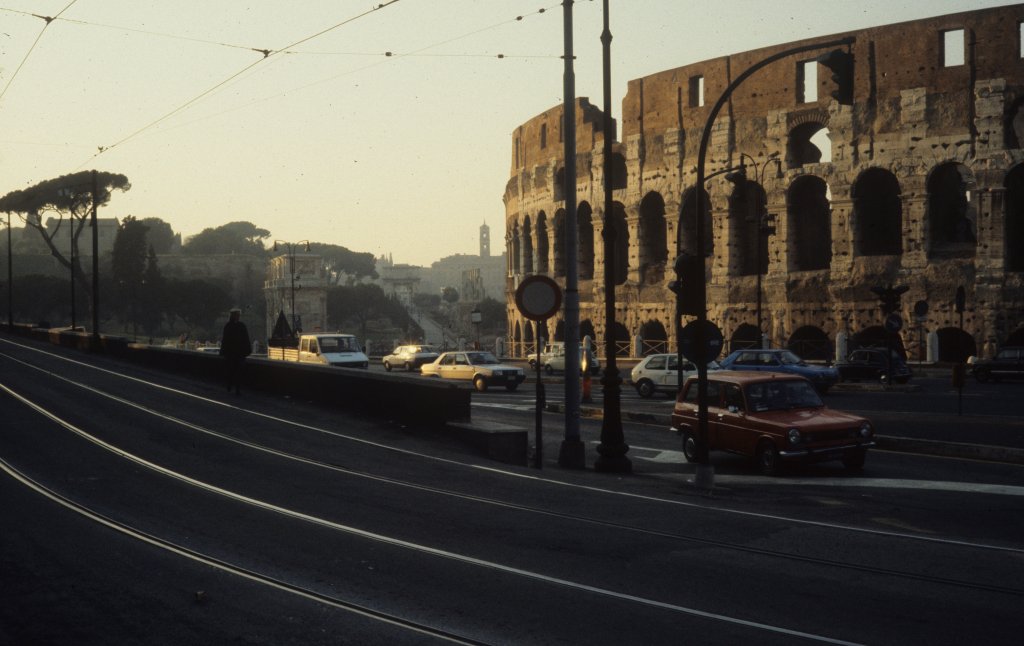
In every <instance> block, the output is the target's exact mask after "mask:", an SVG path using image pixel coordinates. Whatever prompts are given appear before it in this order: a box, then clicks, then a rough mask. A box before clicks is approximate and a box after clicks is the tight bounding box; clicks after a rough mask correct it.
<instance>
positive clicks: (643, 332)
mask: <svg viewBox="0 0 1024 646" xmlns="http://www.w3.org/2000/svg"><path fill="white" fill-rule="evenodd" d="M843 37H850V38H851V39H852V44H850V45H848V46H847V47H844V48H842V49H843V50H844V51H848V52H851V53H852V54H853V59H854V66H853V67H854V71H853V81H854V82H853V96H852V101H850V100H845V101H842V102H840V100H837V99H836V98H835V97H834V96H833V94H834V93H835V92H836V90H837V83H836V81H835V80H834V77H833V75H832V73H831V70H829V69H828V68H826V67H825V66H823V65H822V64H820V63H818V62H816V58H817V57H818V56H820V55H824V54H827V53H828V52H829V51H830V50H831V49H833V48H831V47H824V46H823V47H822V48H821V49H820V50H818V51H814V50H812V51H810V52H808V53H805V54H801V55H799V56H793V57H785V58H782V59H781V60H779V61H777V62H774V63H771V64H770V65H767V66H765V67H764V68H763V69H760V70H758V71H757V72H755V73H754V74H752V75H751V76H750V77H749V78H748V79H746V80H745V81H744V82H743V83H742V84H740V85H739V86H738V87H737V89H736V91H735V92H733V93H732V94H731V95H730V96H729V98H728V100H727V102H726V103H725V104H724V108H723V109H722V110H721V112H720V114H719V115H718V116H717V118H716V119H715V120H714V122H713V124H712V126H711V128H712V131H711V135H710V145H709V148H708V152H707V159H706V164H705V169H704V170H705V177H706V178H707V181H706V182H705V190H704V191H701V192H700V193H699V194H700V198H698V191H697V190H696V187H695V183H696V165H697V157H698V148H699V142H700V139H701V136H702V133H703V130H704V128H705V123H706V121H707V118H708V115H709V111H710V110H711V106H712V105H713V104H714V103H715V101H716V100H717V99H718V97H720V96H722V95H723V94H724V93H725V89H726V88H727V86H728V85H729V84H730V82H731V81H732V80H733V79H734V78H736V77H737V76H739V75H740V74H742V73H743V72H744V71H745V70H747V69H748V68H750V67H751V66H753V65H755V64H756V63H758V62H760V61H763V60H764V59H766V58H768V57H770V56H773V55H775V54H778V53H781V52H784V51H786V50H789V49H794V48H797V47H800V46H803V45H814V44H817V43H822V44H824V43H827V42H828V41H835V40H837V39H839V38H843ZM575 112H576V119H575V123H576V150H577V161H576V169H577V172H576V175H577V183H576V196H575V198H576V200H577V217H576V220H577V222H575V223H568V224H569V226H574V227H576V231H577V233H578V235H577V239H578V251H577V257H578V262H577V267H578V271H577V276H578V281H579V295H580V296H579V298H580V334H581V336H582V335H590V336H591V337H592V338H594V339H595V340H597V341H598V342H599V343H603V341H604V339H605V338H606V337H605V335H606V334H608V333H611V334H612V335H613V336H614V338H615V340H616V342H617V346H618V347H620V348H621V349H622V354H625V355H628V354H638V353H640V354H642V353H647V352H652V351H657V350H659V349H661V348H668V350H669V351H674V350H675V347H676V339H675V336H676V333H675V325H674V322H673V317H674V314H675V294H674V293H673V292H672V291H670V290H669V288H668V283H669V281H671V280H673V279H674V278H675V274H674V270H673V265H674V261H675V259H676V257H677V256H678V254H680V253H683V252H689V253H693V252H694V251H695V249H696V248H697V245H696V243H695V235H694V233H695V230H696V217H695V210H696V207H697V204H698V202H697V200H698V199H703V201H704V205H705V208H703V209H702V210H703V212H704V213H705V214H706V215H705V219H704V222H705V225H704V227H703V229H704V232H705V235H704V238H705V244H704V247H705V252H706V254H707V261H706V263H705V264H706V274H705V282H706V290H707V302H708V310H707V317H708V319H709V320H711V321H712V322H714V323H715V324H717V325H718V327H719V328H721V330H722V332H723V335H724V337H725V340H726V345H727V347H726V349H727V350H728V349H729V348H730V347H742V346H746V345H751V344H754V343H758V342H759V341H760V342H761V343H766V344H770V345H771V346H773V347H790V348H793V349H795V350H797V351H798V353H800V354H802V355H803V356H805V357H806V358H814V359H832V358H834V357H835V356H836V354H837V353H842V352H843V351H844V350H845V349H846V348H847V347H855V346H857V345H872V344H875V343H878V342H880V340H882V339H884V338H885V328H884V327H883V317H884V315H883V313H882V311H881V309H880V307H879V299H878V296H877V295H876V293H875V292H874V291H873V290H872V288H879V287H889V286H897V287H906V288H907V290H906V291H905V293H904V294H903V295H902V299H901V302H900V306H899V309H898V310H897V313H898V314H901V315H902V319H903V321H904V322H905V323H904V325H902V327H901V329H900V330H899V332H898V337H899V338H898V339H897V341H898V345H899V346H900V347H901V349H902V350H903V351H904V352H905V353H906V354H907V355H908V356H909V357H910V358H911V359H914V360H925V361H956V360H962V357H965V356H968V355H972V354H982V355H991V354H993V353H994V352H995V350H996V349H997V348H999V347H1002V346H1003V345H1024V163H1022V162H1024V143H1022V142H1024V5H1015V6H1009V7H1001V8H996V9H988V10H979V11H971V12H965V13H958V14H951V15H946V16H940V17H936V18H929V19H923V20H916V21H912V22H905V23H899V24H893V25H887V26H882V27H877V28H872V29H866V30H861V31H856V32H849V33H845V34H838V35H833V36H825V37H821V38H813V39H807V40H803V41H798V42H795V43H785V44H780V45H777V46H774V47H768V48H763V49H758V50H754V51H749V52H744V53H740V54H734V55H730V56H725V57H722V58H715V59H712V60H707V61H703V62H700V63H694V64H692V65H686V66H683V67H679V68H675V69H671V70H666V71H663V72H658V73H655V74H652V75H650V76H645V77H643V78H639V79H635V80H631V81H630V82H629V84H628V89H627V93H626V96H625V98H624V99H623V103H622V118H621V135H619V136H618V138H619V139H620V140H618V141H614V142H613V144H612V159H611V160H610V163H609V164H608V166H609V168H610V169H611V182H612V187H613V195H614V202H613V207H612V209H611V213H608V214H606V213H605V212H604V211H605V208H604V202H605V200H604V194H605V189H604V178H605V170H604V168H605V163H604V150H603V148H604V141H603V140H604V136H603V131H604V120H605V118H606V117H605V115H604V114H603V112H602V111H601V110H600V109H598V108H596V107H594V106H593V105H591V104H590V103H589V101H588V100H587V99H585V98H579V99H577V100H576V111H575ZM562 114H563V107H562V106H558V107H555V108H552V109H550V110H548V111H547V112H544V113H543V114H540V115H538V116H536V117H534V118H532V119H530V120H529V121H527V122H526V123H524V124H523V125H521V126H519V127H518V128H517V129H516V130H515V131H514V135H513V151H512V172H511V178H510V179H509V181H508V184H507V185H506V188H505V193H504V201H505V209H506V211H505V214H506V220H505V224H506V232H505V241H506V245H507V251H508V253H507V258H508V287H507V290H508V291H507V303H508V312H509V329H510V336H511V339H510V340H511V348H512V353H513V354H525V353H526V352H529V351H531V350H532V348H533V343H534V338H535V334H534V332H533V327H532V326H533V323H532V322H529V321H527V320H525V319H524V318H523V316H522V315H521V314H520V313H519V312H518V311H517V310H516V307H515V304H514V292H515V289H516V287H517V285H518V284H519V282H520V280H521V279H522V278H524V277H526V276H528V275H531V274H545V275H548V276H551V277H552V278H554V279H555V280H556V281H558V282H559V283H560V284H561V285H562V286H563V287H564V285H565V282H564V281H565V274H566V266H565V265H566V263H565V258H566V254H565V242H564V240H565V227H566V225H567V223H566V216H565V213H566V208H565V205H566V196H565V189H564V181H563V180H562V178H563V176H564V159H565V155H564V146H563V144H562V143H561V122H562ZM616 125H618V124H616ZM616 131H617V129H616ZM606 215H607V221H608V223H609V225H610V226H612V227H614V231H615V232H616V239H615V240H616V251H615V258H616V261H615V263H613V265H614V266H615V267H616V269H617V271H616V272H615V273H616V275H615V276H614V283H615V285H616V287H615V310H616V314H615V319H616V320H615V322H614V324H613V326H612V327H613V329H612V330H610V331H609V330H606V329H605V328H606V324H605V320H604V319H605V317H604V303H605V300H604V293H605V288H604V255H605V254H604V249H603V244H602V240H603V238H602V231H603V229H604V226H605V224H604V223H605V220H606ZM621 259H625V260H624V261H623V260H621ZM961 287H962V288H963V294H964V295H965V298H964V300H963V304H964V307H963V308H962V311H958V308H957V303H956V301H957V292H958V289H959V288H961ZM687 320H689V318H686V319H684V323H685V322H686V321H687ZM759 322H760V330H759V329H758V328H759V325H758V323H759ZM547 326H548V327H547V331H546V332H544V334H545V335H546V336H547V335H548V334H550V335H551V337H552V338H554V339H556V340H558V339H560V338H561V336H562V331H563V328H564V319H563V318H561V314H560V315H559V316H556V317H555V318H554V319H552V320H549V321H548V323H547Z"/></svg>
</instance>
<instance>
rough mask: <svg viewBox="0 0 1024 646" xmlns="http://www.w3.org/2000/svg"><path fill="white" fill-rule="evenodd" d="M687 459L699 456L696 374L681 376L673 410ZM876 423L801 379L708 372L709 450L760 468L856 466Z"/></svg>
mask: <svg viewBox="0 0 1024 646" xmlns="http://www.w3.org/2000/svg"><path fill="white" fill-rule="evenodd" d="M672 430H674V431H676V432H678V433H679V434H680V435H682V438H683V454H684V455H685V456H686V460H687V461H688V462H694V461H696V459H697V441H698V432H697V378H696V377H691V378H690V379H688V380H687V381H686V384H685V387H684V388H683V391H682V392H681V393H680V394H679V398H678V399H677V400H676V404H675V409H674V410H673V412H672ZM873 446H875V441H874V429H873V428H872V427H871V422H869V421H868V420H867V419H865V418H863V417H858V416H856V415H850V414H848V413H844V412H841V411H837V410H832V409H830V408H828V407H827V406H825V404H824V403H822V401H821V397H820V396H819V395H818V392H817V391H816V390H815V389H814V386H813V385H812V384H811V382H809V381H808V380H807V379H805V378H803V377H800V376H797V375H790V374H783V373H777V372H740V371H737V372H734V371H724V370H723V371H715V372H714V373H712V374H709V375H708V449H709V450H711V451H728V452H730V453H738V454H741V455H748V456H751V457H754V458H756V460H757V464H758V467H759V468H760V470H761V472H762V473H764V474H766V475H777V474H778V473H779V471H780V469H781V467H782V465H783V464H784V463H787V462H799V461H811V462H814V461H822V460H842V461H843V466H845V467H846V468H848V469H860V468H862V467H863V466H864V458H865V455H866V454H867V451H868V449H869V448H871V447H873Z"/></svg>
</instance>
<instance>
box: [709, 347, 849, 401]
mask: <svg viewBox="0 0 1024 646" xmlns="http://www.w3.org/2000/svg"><path fill="white" fill-rule="evenodd" d="M720 365H721V366H722V369H723V370H757V371H766V372H784V373H788V374H792V375H800V376H801V377H805V378H807V379H808V380H810V382H811V383H812V384H814V387H815V388H817V389H818V392H820V393H822V394H824V393H826V392H828V389H829V388H831V387H832V386H834V385H835V384H836V383H837V382H838V381H839V371H838V370H836V369H835V368H833V367H830V366H815V365H811V364H809V363H807V362H805V361H804V360H803V359H801V358H800V357H798V356H797V355H796V354H794V353H793V351H792V350H785V349H747V350H736V351H735V352H732V353H731V354H730V355H729V356H727V357H726V358H725V359H722V361H721V362H720Z"/></svg>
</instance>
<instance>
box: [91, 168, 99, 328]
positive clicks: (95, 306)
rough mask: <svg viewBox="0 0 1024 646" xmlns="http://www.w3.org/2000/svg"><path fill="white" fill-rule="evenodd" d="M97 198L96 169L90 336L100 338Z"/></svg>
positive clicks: (93, 198) (93, 201) (93, 208)
mask: <svg viewBox="0 0 1024 646" xmlns="http://www.w3.org/2000/svg"><path fill="white" fill-rule="evenodd" d="M98 199H99V182H97V180H96V171H95V170H94V171H93V172H92V338H93V340H94V341H99V338H100V242H99V240H100V238H99V226H98V225H97V223H96V202H97V200H98Z"/></svg>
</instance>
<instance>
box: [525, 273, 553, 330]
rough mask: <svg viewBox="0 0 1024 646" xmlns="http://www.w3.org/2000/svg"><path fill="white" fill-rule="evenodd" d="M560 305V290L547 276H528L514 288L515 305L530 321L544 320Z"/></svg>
mask: <svg viewBox="0 0 1024 646" xmlns="http://www.w3.org/2000/svg"><path fill="white" fill-rule="evenodd" d="M561 306H562V290H561V288H559V286H558V283H556V282H555V281H553V280H551V279H550V278H548V277H547V276H538V275H534V276H528V277H526V278H524V279H523V282H521V283H519V288H518V289H516V307H517V308H519V311H520V312H521V313H522V315H523V316H525V317H526V318H528V319H530V320H531V321H545V320H547V319H549V318H551V317H552V316H554V315H555V313H556V312H558V308H559V307H561Z"/></svg>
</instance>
